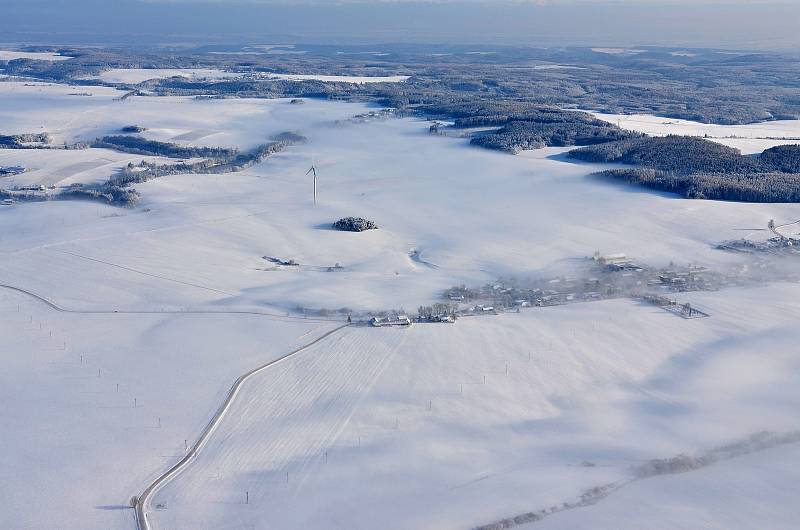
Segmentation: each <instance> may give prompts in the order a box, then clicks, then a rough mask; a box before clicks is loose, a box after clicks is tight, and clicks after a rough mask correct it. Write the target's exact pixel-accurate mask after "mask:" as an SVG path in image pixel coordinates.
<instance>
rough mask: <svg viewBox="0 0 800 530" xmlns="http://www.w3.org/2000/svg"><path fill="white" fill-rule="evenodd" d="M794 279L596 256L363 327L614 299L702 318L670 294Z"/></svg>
mask: <svg viewBox="0 0 800 530" xmlns="http://www.w3.org/2000/svg"><path fill="white" fill-rule="evenodd" d="M797 279H800V274H798V273H791V272H790V271H784V270H782V269H781V268H779V267H776V266H775V264H774V263H771V262H767V261H755V262H751V263H747V264H741V265H739V266H736V267H732V268H731V269H729V270H725V271H720V270H714V269H711V268H709V267H705V266H701V265H693V264H689V265H685V266H677V265H674V264H670V265H669V266H667V267H662V268H649V267H646V266H644V265H640V264H638V263H636V262H635V261H634V260H633V259H631V258H629V257H628V256H626V255H625V254H607V255H602V254H600V253H599V252H597V253H595V255H594V256H592V257H590V258H586V259H584V260H582V262H581V263H580V266H579V267H578V270H576V271H575V272H574V274H572V275H570V276H557V277H552V278H542V279H532V280H525V281H523V280H518V279H504V280H499V281H497V282H495V283H492V284H486V285H484V286H483V287H480V288H471V287H466V286H464V285H461V286H457V287H451V288H450V289H447V290H445V291H444V293H443V294H442V298H443V301H442V302H439V303H435V304H433V305H430V306H420V307H419V308H418V310H417V314H416V316H409V315H407V314H405V313H388V314H383V315H380V316H374V317H372V319H371V320H370V321H369V322H370V324H371V325H372V326H374V327H387V326H399V327H407V326H411V325H412V324H414V323H430V324H440V323H446V324H453V323H455V322H456V321H457V320H458V319H460V318H465V317H474V316H486V315H499V314H501V313H518V312H520V311H521V310H522V309H527V308H541V307H549V306H558V305H565V304H573V303H582V302H595V301H600V300H610V299H620V298H630V299H633V300H637V301H640V302H642V303H643V304H646V305H650V306H656V307H659V308H661V309H663V310H665V311H667V312H669V313H672V314H675V315H677V316H680V317H682V318H686V319H690V318H702V317H708V316H710V315H709V314H708V313H706V312H704V311H702V310H701V309H699V308H697V307H695V306H693V305H692V304H691V303H689V302H679V301H678V300H677V298H676V295H678V294H679V293H690V292H698V291H718V290H720V289H723V288H726V287H734V286H744V285H752V284H757V283H765V282H768V281H776V280H797Z"/></svg>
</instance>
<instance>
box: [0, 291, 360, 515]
mask: <svg viewBox="0 0 800 530" xmlns="http://www.w3.org/2000/svg"><path fill="white" fill-rule="evenodd" d="M0 288H1V289H6V290H9V291H14V292H17V293H21V294H24V295H26V296H29V297H31V298H34V299H35V300H37V301H39V302H41V303H43V304H45V305H47V306H48V307H50V308H51V309H53V310H55V311H59V312H62V313H80V314H115V313H120V314H172V313H174V314H225V315H230V314H240V315H259V316H263V317H266V318H271V319H275V320H289V319H291V320H297V319H300V320H315V321H325V322H330V320H328V319H304V318H303V317H291V316H279V315H273V314H270V313H262V312H258V311H214V310H187V311H115V310H81V309H68V308H65V307H62V306H60V305H58V304H57V303H55V302H53V301H52V300H49V299H47V298H45V297H44V296H42V295H39V294H36V293H34V292H33V291H29V290H27V289H23V288H21V287H16V286H13V285H8V284H0ZM349 325H350V324H349V323H347V324H343V325H340V326H338V327H336V328H334V329H332V330H330V331H328V332H326V333H324V334H322V335H320V336H319V337H317V338H316V339H314V340H312V341H310V342H308V343H306V344H304V345H302V346H300V347H298V348H296V349H294V350H292V351H290V352H288V353H286V354H284V355H282V356H281V357H279V358H277V359H274V360H272V361H270V362H268V363H266V364H262V365H261V366H258V367H256V368H253V369H252V370H250V371H248V372H247V373H245V374H243V375H241V376H239V378H237V379H236V381H234V383H233V385H232V386H231V388H230V390H229V391H228V394H227V395H226V397H225V400H224V401H223V402H222V404H221V405H220V407H219V408H218V409H217V411H216V412H215V413H214V415H213V416H212V417H211V419H210V420H209V422H208V423H207V424H206V426H205V428H204V429H203V431H202V432H201V433H200V436H199V437H198V438H197V440H196V441H195V442H194V444H193V445H192V447H191V449H190V450H189V452H188V453H186V455H185V456H184V457H183V458H181V460H179V461H178V462H177V463H176V464H175V465H173V466H172V467H170V468H169V469H168V470H167V471H165V472H164V473H162V474H161V475H159V476H158V478H156V479H155V480H154V481H153V482H151V483H150V485H149V486H147V488H145V490H144V491H143V492H142V493H141V494H140V495H139V496H138V497H135V502H134V508H135V514H136V525H137V527H138V529H139V530H150V528H151V526H150V522H149V521H148V519H147V512H148V508H149V502H150V499H151V498H152V497H153V495H154V494H155V493H156V492H157V491H158V490H159V489H160V488H161V486H163V485H164V484H166V483H167V482H168V481H169V480H170V479H172V478H174V477H175V476H177V475H178V474H179V473H180V472H181V471H182V470H183V469H184V468H186V467H187V466H188V465H189V464H190V463H191V462H192V460H194V458H195V457H196V456H197V454H198V453H199V452H200V450H201V449H202V448H203V446H204V445H205V444H206V442H207V441H208V439H209V438H210V437H211V435H212V434H213V433H214V431H215V430H216V428H217V426H218V425H219V424H220V422H221V421H222V419H223V418H224V417H225V414H226V413H227V412H228V411H229V410H230V408H231V405H232V404H233V402H234V400H235V399H236V396H237V394H238V393H239V389H240V388H241V387H242V385H243V384H244V383H245V382H247V380H248V379H250V378H251V377H253V376H255V375H257V374H259V373H261V372H262V371H264V370H266V369H267V368H269V367H271V366H275V365H276V364H278V363H280V362H282V361H285V360H286V359H288V358H290V357H292V356H293V355H296V354H298V353H300V352H302V351H303V350H306V349H308V348H309V347H311V346H313V345H315V344H317V343H318V342H321V341H323V340H325V339H326V338H328V337H330V336H331V335H333V334H334V333H336V332H338V331H340V330H342V329H344V328H346V327H348V326H349Z"/></svg>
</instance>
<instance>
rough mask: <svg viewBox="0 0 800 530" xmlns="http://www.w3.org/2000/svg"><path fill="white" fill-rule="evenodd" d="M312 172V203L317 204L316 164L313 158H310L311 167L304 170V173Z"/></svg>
mask: <svg viewBox="0 0 800 530" xmlns="http://www.w3.org/2000/svg"><path fill="white" fill-rule="evenodd" d="M309 173H312V174H313V175H314V204H315V205H316V204H317V164H316V163H315V162H314V159H313V158H312V159H311V169H309V170H308V171H306V175H308V174H309Z"/></svg>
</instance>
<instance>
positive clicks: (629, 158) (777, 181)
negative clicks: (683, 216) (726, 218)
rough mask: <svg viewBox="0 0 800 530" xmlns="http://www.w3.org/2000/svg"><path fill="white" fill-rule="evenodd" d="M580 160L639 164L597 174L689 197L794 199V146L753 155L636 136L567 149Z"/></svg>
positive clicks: (693, 140)
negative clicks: (630, 138) (618, 140)
mask: <svg viewBox="0 0 800 530" xmlns="http://www.w3.org/2000/svg"><path fill="white" fill-rule="evenodd" d="M569 156H570V157H571V158H574V159H576V160H582V161H586V162H620V163H625V164H632V165H635V166H641V167H637V168H632V169H613V170H607V171H603V172H601V173H600V175H601V176H603V177H606V178H610V179H613V180H616V181H622V182H626V183H629V184H637V185H641V186H645V187H647V188H651V189H656V190H660V191H667V192H671V193H678V194H680V195H682V196H684V197H687V198H690V199H713V200H726V201H745V202H800V146H793V145H786V146H778V147H774V148H772V149H768V150H766V151H764V153H762V154H761V155H759V156H745V155H742V154H741V153H740V152H739V150H738V149H734V148H732V147H726V146H724V145H720V144H717V143H715V142H711V141H709V140H705V139H703V138H697V137H687V136H666V137H661V138H650V137H644V138H637V139H632V140H624V141H620V142H613V143H607V144H602V145H594V146H589V147H584V148H581V149H575V150H573V151H570V153H569Z"/></svg>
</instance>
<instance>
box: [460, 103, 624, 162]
mask: <svg viewBox="0 0 800 530" xmlns="http://www.w3.org/2000/svg"><path fill="white" fill-rule="evenodd" d="M574 114H576V115H578V116H579V117H577V118H576V119H569V118H567V117H565V119H564V120H563V121H536V120H535V119H534V120H530V121H527V120H526V121H511V122H510V123H508V125H506V126H505V127H502V128H501V129H499V130H497V131H493V132H491V133H487V134H481V135H479V136H476V137H475V138H473V139H472V140H471V141H470V143H471V144H472V145H477V146H480V147H486V148H488V149H497V150H500V151H508V152H511V153H517V152H519V151H521V150H523V149H541V148H542V147H566V146H572V145H594V144H602V143H606V142H616V141H619V140H622V139H625V138H631V137H634V136H638V135H637V134H636V133H633V132H629V131H624V130H622V129H620V128H619V127H617V126H615V125H610V124H608V123H606V122H602V121H599V120H594V121H588V120H585V119H583V118H582V117H580V114H581V113H574ZM548 118H549V116H548V117H546V118H545V119H548Z"/></svg>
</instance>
